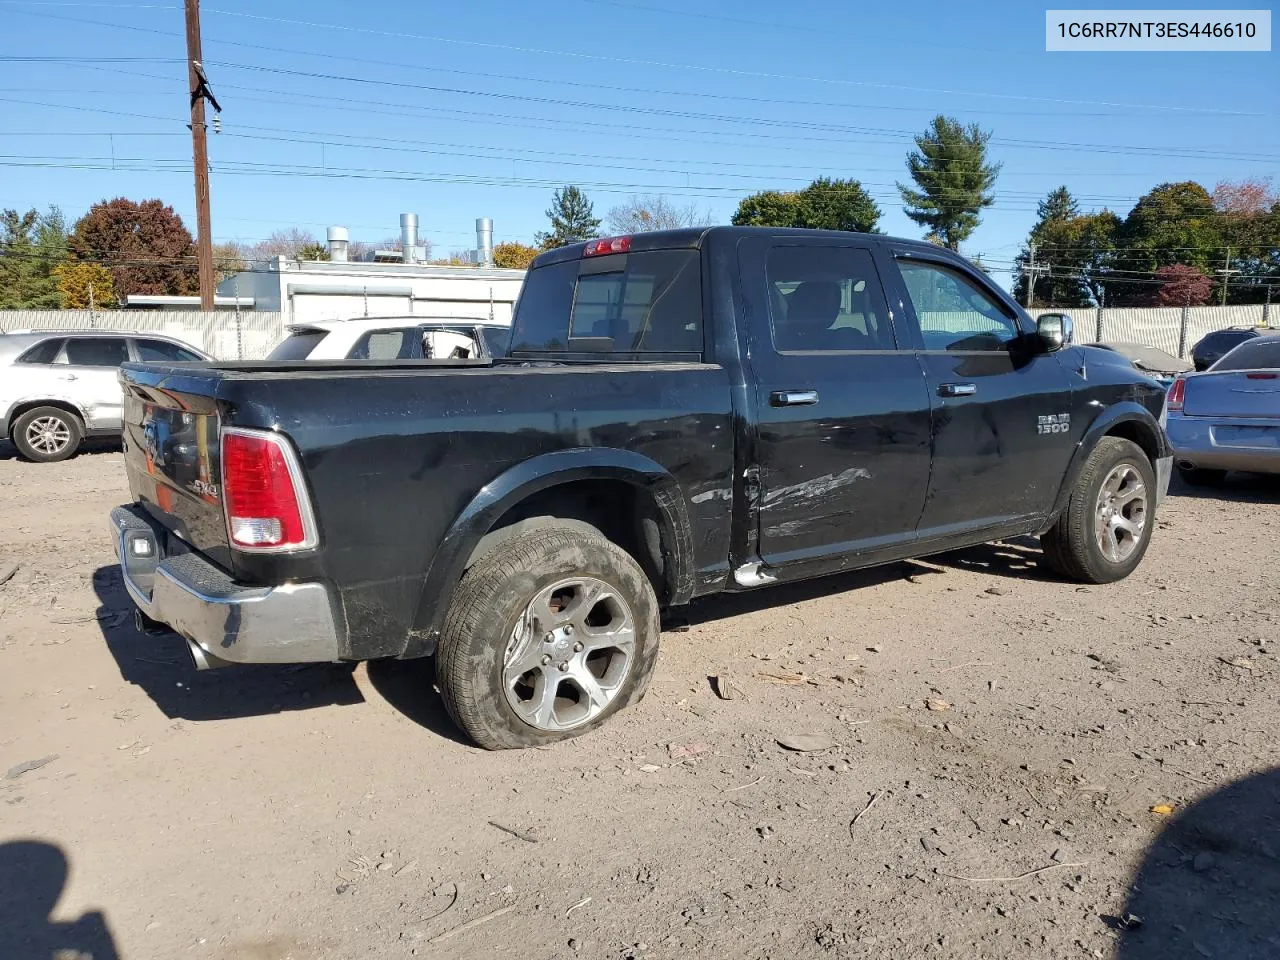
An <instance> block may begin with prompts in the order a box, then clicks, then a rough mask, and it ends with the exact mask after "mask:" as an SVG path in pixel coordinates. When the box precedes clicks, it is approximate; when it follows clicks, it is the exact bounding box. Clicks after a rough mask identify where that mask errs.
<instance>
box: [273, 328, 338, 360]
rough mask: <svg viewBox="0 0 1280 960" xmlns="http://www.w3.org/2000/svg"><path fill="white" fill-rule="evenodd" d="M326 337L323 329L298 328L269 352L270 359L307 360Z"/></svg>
mask: <svg viewBox="0 0 1280 960" xmlns="http://www.w3.org/2000/svg"><path fill="white" fill-rule="evenodd" d="M323 339H324V331H323V330H298V331H296V332H294V333H291V334H289V336H287V337H285V338H284V339H283V340H281V341H280V342H279V343H278V344H276V346H275V348H274V349H273V350H272V351H271V352H270V353H269V354H267V359H268V360H305V359H307V357H309V356H311V351H312V350H314V349H315V348H316V347H317V346H319V344H320V341H321V340H323Z"/></svg>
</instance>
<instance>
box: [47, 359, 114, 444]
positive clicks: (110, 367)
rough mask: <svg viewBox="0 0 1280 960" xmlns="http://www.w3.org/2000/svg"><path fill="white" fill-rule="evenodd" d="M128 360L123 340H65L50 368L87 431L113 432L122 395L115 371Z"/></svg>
mask: <svg viewBox="0 0 1280 960" xmlns="http://www.w3.org/2000/svg"><path fill="white" fill-rule="evenodd" d="M128 359H129V346H128V343H127V342H126V339H125V338H124V337H111V336H98V337H92V336H90V337H68V338H67V342H66V343H65V344H64V345H63V348H62V351H61V352H60V353H59V355H58V358H57V360H56V361H55V362H54V366H53V369H54V371H55V376H56V377H58V378H59V379H60V380H62V381H63V382H64V384H65V385H66V388H67V390H66V392H67V396H68V397H70V398H71V399H72V400H74V401H75V402H76V403H77V404H78V405H79V407H80V409H82V410H83V411H84V412H85V416H86V418H87V420H86V423H85V426H86V427H88V428H89V429H90V430H105V431H117V430H119V429H120V412H121V408H122V406H123V400H122V397H123V394H122V392H121V389H120V381H119V379H118V375H117V371H118V369H119V367H120V364H122V363H124V362H125V361H127V360H128Z"/></svg>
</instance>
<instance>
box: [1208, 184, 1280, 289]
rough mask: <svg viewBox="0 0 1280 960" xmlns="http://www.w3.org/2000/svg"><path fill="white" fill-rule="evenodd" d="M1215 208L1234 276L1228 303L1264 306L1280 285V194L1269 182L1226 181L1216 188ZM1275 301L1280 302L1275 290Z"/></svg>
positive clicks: (1230, 285) (1232, 276)
mask: <svg viewBox="0 0 1280 960" xmlns="http://www.w3.org/2000/svg"><path fill="white" fill-rule="evenodd" d="M1212 196H1213V206H1214V209H1215V210H1216V211H1217V215H1218V221H1219V225H1220V228H1221V231H1222V242H1223V243H1224V244H1226V247H1227V248H1228V249H1224V250H1223V251H1222V266H1223V268H1224V269H1225V267H1226V259H1227V254H1228V253H1230V255H1231V268H1232V269H1233V270H1237V271H1239V272H1238V273H1235V274H1232V275H1231V283H1230V284H1228V287H1227V302H1228V303H1260V302H1262V301H1264V300H1265V299H1266V297H1267V287H1268V286H1269V285H1270V286H1273V287H1274V286H1275V285H1276V284H1278V283H1280V191H1277V190H1276V189H1274V188H1273V187H1272V185H1271V181H1270V180H1269V179H1258V178H1254V179H1251V180H1240V181H1236V182H1231V181H1223V182H1221V183H1219V184H1218V185H1217V186H1215V187H1214V188H1213V194H1212ZM1271 299H1272V300H1273V301H1274V300H1276V299H1277V297H1276V291H1275V290H1274V289H1273V290H1272V291H1271Z"/></svg>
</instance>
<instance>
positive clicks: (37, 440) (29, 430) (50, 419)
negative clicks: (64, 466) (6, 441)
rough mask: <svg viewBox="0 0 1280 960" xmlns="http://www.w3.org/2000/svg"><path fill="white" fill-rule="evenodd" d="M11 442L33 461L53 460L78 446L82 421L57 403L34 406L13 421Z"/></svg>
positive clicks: (81, 436) (70, 452)
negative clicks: (51, 405) (50, 405)
mask: <svg viewBox="0 0 1280 960" xmlns="http://www.w3.org/2000/svg"><path fill="white" fill-rule="evenodd" d="M11 437H12V438H13V445H14V446H15V447H17V448H18V452H19V453H20V454H22V456H23V458H25V459H27V460H31V461H33V462H34V463H57V462H58V461H60V460H66V459H67V458H68V457H70V456H72V455H73V454H74V453H75V452H76V451H77V450H78V449H80V441H81V440H83V439H84V424H83V423H81V422H80V418H79V417H77V416H76V415H75V414H73V413H68V412H67V411H66V410H63V409H61V408H60V407H35V408H34V409H32V410H28V411H27V412H26V413H24V414H23V415H22V416H20V417H18V419H17V420H15V421H14V423H13V432H12V434H11Z"/></svg>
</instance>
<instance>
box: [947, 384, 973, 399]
mask: <svg viewBox="0 0 1280 960" xmlns="http://www.w3.org/2000/svg"><path fill="white" fill-rule="evenodd" d="M977 392H978V385H977V384H976V383H944V384H942V385H941V386H940V387H938V396H940V397H972V396H973V395H974V394H975V393H977Z"/></svg>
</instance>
